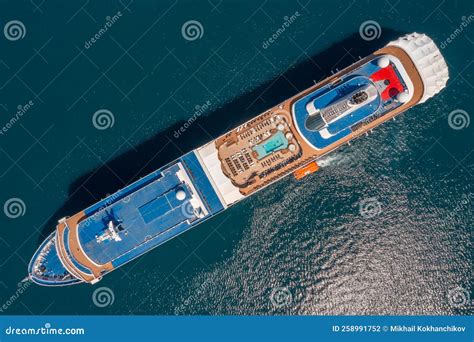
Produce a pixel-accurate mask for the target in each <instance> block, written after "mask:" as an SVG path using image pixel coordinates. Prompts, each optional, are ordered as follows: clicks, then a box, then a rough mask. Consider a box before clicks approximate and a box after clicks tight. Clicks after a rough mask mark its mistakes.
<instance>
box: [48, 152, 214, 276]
mask: <svg viewBox="0 0 474 342" xmlns="http://www.w3.org/2000/svg"><path fill="white" fill-rule="evenodd" d="M178 192H179V193H180V194H179V195H177V194H178ZM222 209H223V205H222V204H221V202H220V200H219V198H218V196H217V194H216V193H215V191H214V190H213V187H212V185H211V183H210V182H209V179H208V178H207V176H206V174H205V172H204V170H203V169H202V167H201V165H200V163H199V161H198V159H197V158H196V156H195V154H194V152H191V153H188V154H186V155H184V156H183V157H182V158H180V159H178V160H177V161H175V162H173V163H172V164H170V165H168V166H166V167H164V168H162V169H160V170H157V171H155V172H153V173H152V174H150V175H148V176H146V177H144V178H142V179H140V180H139V181H137V182H135V183H133V184H131V185H130V186H128V187H126V188H124V189H122V190H120V191H119V192H117V193H115V194H113V195H111V196H109V197H107V198H105V199H104V200H102V201H100V202H98V203H96V204H94V205H93V206H91V207H89V208H87V209H86V210H84V211H83V212H80V213H78V214H77V215H75V216H73V217H71V218H69V219H67V220H65V221H63V222H60V224H59V225H58V232H57V237H58V239H59V241H60V242H59V244H58V246H59V248H58V249H59V254H60V255H61V257H62V260H63V262H65V263H66V264H67V266H68V267H67V268H68V271H70V272H71V273H72V274H74V275H75V276H76V277H79V278H81V279H84V280H85V281H88V282H93V281H94V280H95V279H99V278H100V277H101V276H102V275H103V274H104V273H107V272H109V271H111V270H112V269H114V268H116V267H119V266H121V265H122V264H124V263H126V262H129V261H130V260H133V259H134V258H136V257H138V256H140V255H141V254H143V253H144V252H146V251H148V250H150V249H152V248H154V247H156V246H158V245H160V244H161V243H164V242H165V241H167V240H169V239H171V238H173V237H175V236H176V235H179V234H181V233H183V232H184V231H186V230H188V229H190V228H192V227H193V226H195V225H197V224H198V223H200V222H202V221H203V220H204V219H206V218H208V217H210V216H212V215H214V214H215V213H217V212H219V211H221V210H222ZM110 224H113V225H114V226H115V227H119V229H118V230H117V231H116V232H115V233H116V234H115V233H113V234H112V232H111V231H110V229H109V227H110Z"/></svg>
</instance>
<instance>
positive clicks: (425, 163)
mask: <svg viewBox="0 0 474 342" xmlns="http://www.w3.org/2000/svg"><path fill="white" fill-rule="evenodd" d="M119 12H120V14H118V13H119ZM473 14H474V6H473V4H472V2H471V1H467V0H466V1H460V0H459V1H449V2H441V3H440V2H438V1H398V2H389V1H357V2H356V1H331V2H329V1H316V0H312V1H308V0H299V1H267V2H256V1H214V0H213V1H199V2H198V1H183V0H180V1H176V2H162V1H159V2H155V1H148V0H140V1H139V0H134V1H130V0H121V1H67V2H66V1H36V0H35V1H31V2H30V1H5V0H1V1H0V28H4V27H5V26H7V24H9V25H10V26H11V25H14V26H16V27H17V28H18V30H17V31H16V32H15V31H14V30H13V31H8V30H6V31H5V32H0V126H1V128H2V133H0V204H1V207H2V209H3V207H4V204H5V203H10V204H11V203H12V201H10V200H12V199H15V201H16V202H17V203H19V204H20V207H19V209H20V211H19V212H18V213H16V212H8V211H4V210H2V211H0V274H1V275H0V305H2V306H1V307H0V309H1V313H2V314H468V313H472V311H473V310H472V305H471V300H472V288H473V275H472V261H473V257H472V242H473V238H472V236H473V235H472V233H473V223H474V222H473V221H474V220H473V214H472V212H473V201H474V185H473V179H474V178H473V174H474V154H473V151H474V144H473V129H474V128H473V126H474V124H472V123H470V124H468V121H470V119H471V117H472V115H474V106H473V102H472V95H473V88H474V78H473V71H474V63H473V51H474V49H473V43H474V17H472V15H473ZM470 16H471V17H470ZM191 20H194V21H197V22H199V24H200V25H201V26H200V27H199V25H197V24H195V23H194V24H195V25H197V26H196V27H197V31H198V32H197V36H193V32H192V30H191V31H189V32H187V33H186V32H185V34H184V35H183V33H182V27H183V25H184V24H185V23H187V22H188V21H191ZM369 20H372V21H375V22H376V23H377V24H378V25H379V26H380V30H378V29H377V30H376V34H375V37H373V38H374V39H372V40H364V39H362V38H361V35H360V34H359V28H360V26H361V24H362V23H364V22H366V21H369ZM11 21H19V22H20V23H18V22H13V23H10V22H11ZM191 24H193V23H191ZM105 27H107V29H105ZM461 27H462V29H460V28H461ZM413 31H417V32H423V33H426V34H428V35H429V36H430V37H431V38H433V39H434V40H435V42H437V43H438V45H442V47H443V49H442V53H443V55H444V56H445V58H446V60H447V62H448V64H449V70H450V76H451V78H450V81H449V83H448V86H447V88H446V89H445V90H444V91H443V92H442V93H441V94H439V95H438V96H436V97H435V98H433V99H431V100H429V101H428V102H427V103H425V104H423V105H420V106H418V107H416V108H413V109H411V110H409V111H408V112H406V113H404V114H403V115H401V116H399V117H398V118H397V120H396V121H391V122H388V123H386V124H384V125H383V126H381V127H380V128H377V129H376V130H375V131H374V132H373V133H372V134H370V135H369V136H368V137H364V138H361V139H358V140H357V141H355V142H354V143H353V144H352V145H351V146H344V147H343V148H341V149H340V150H338V151H337V152H335V153H333V154H331V155H330V156H328V157H327V158H325V160H324V161H323V162H322V163H321V164H322V166H323V167H322V169H321V171H320V172H318V173H316V174H313V175H311V176H309V177H307V178H305V179H304V180H303V181H300V182H297V181H295V180H294V179H292V178H291V177H289V178H286V179H284V180H282V181H281V182H279V183H278V184H276V185H274V186H272V187H270V188H267V189H265V190H263V191H261V192H259V193H258V194H256V195H255V196H254V197H252V198H250V199H247V200H245V201H244V202H242V203H240V204H239V205H237V206H235V207H232V208H230V209H229V210H227V211H226V212H224V213H223V214H221V215H219V216H218V217H216V218H214V219H212V220H209V221H207V222H206V223H204V224H202V225H200V226H199V227H198V228H196V229H194V230H192V231H190V232H188V233H186V234H184V235H182V236H180V237H179V238H177V239H175V240H173V241H171V242H169V243H167V244H165V245H164V246H161V247H159V248H158V249H156V250H154V251H152V252H150V253H148V254H146V255H145V256H143V257H141V258H140V259H138V260H136V261H134V262H132V263H130V264H128V265H126V266H125V267H123V268H121V269H119V270H116V271H115V272H113V273H111V274H110V275H108V276H106V277H105V278H104V279H103V280H102V281H101V282H100V283H99V284H97V285H95V286H90V285H79V286H74V287H64V288H43V287H39V286H37V285H26V286H25V285H21V286H20V287H18V285H17V284H18V283H19V282H20V281H21V280H22V279H23V278H24V277H25V276H26V273H27V272H26V267H27V263H28V261H29V259H30V257H31V256H32V254H33V253H34V251H35V250H36V248H37V247H38V245H39V244H40V243H41V241H42V240H43V239H44V238H45V237H46V236H47V235H48V234H49V233H50V232H51V231H53V229H54V227H55V224H56V222H57V220H58V219H60V218H61V217H64V216H66V215H71V214H74V213H76V212H78V211H80V210H81V209H83V208H85V207H86V206H88V205H90V204H91V203H93V202H95V201H96V200H99V199H101V198H103V197H105V196H106V195H107V194H110V193H112V192H114V191H115V190H117V189H119V188H121V187H123V185H124V184H127V183H130V182H131V181H133V180H134V179H137V178H139V177H141V176H143V175H145V174H147V173H148V172H150V171H152V170H154V169H156V168H158V167H160V166H162V165H164V164H165V163H167V162H169V161H171V160H173V159H174V158H176V157H178V156H180V155H181V154H182V153H183V152H187V151H189V150H191V149H193V148H195V147H198V146H200V145H202V144H203V143H205V142H207V141H208V140H210V139H212V138H214V137H217V136H218V135H219V134H221V133H223V132H225V131H226V130H228V129H230V128H232V127H234V126H236V125H238V124H239V123H242V122H243V121H245V120H246V119H248V118H250V117H252V116H254V115H257V114H259V113H260V112H262V111H263V110H265V109H267V108H269V107H271V106H273V105H275V104H277V103H278V102H279V101H282V100H284V99H285V98H288V97H290V96H292V95H294V94H296V93H297V92H299V91H301V90H303V89H305V88H306V87H308V86H309V85H311V84H312V83H313V80H316V81H318V80H321V79H323V78H325V77H326V76H328V75H330V73H331V70H336V69H341V68H343V67H345V66H347V65H349V64H351V63H353V62H354V61H355V60H357V59H358V57H359V56H366V55H367V54H369V53H371V52H372V51H374V50H376V49H378V48H381V47H382V46H384V45H385V44H386V43H387V42H389V41H390V40H392V39H395V38H396V37H398V36H400V35H403V34H405V33H409V32H413ZM2 33H3V34H2ZM94 37H95V38H94ZM271 37H274V38H273V42H270V38H271ZM275 37H276V38H275ZM91 38H94V41H92V40H91ZM186 38H187V39H186ZM448 38H450V40H449V41H448ZM204 105H206V109H205V110H203V111H200V110H198V109H196V108H197V106H201V107H199V108H202V107H203V106H204ZM19 106H21V107H20V109H18V108H19ZM101 109H106V110H108V111H110V113H111V115H110V114H109V118H111V119H112V121H111V122H107V121H105V122H103V124H105V126H110V127H108V128H106V129H97V128H96V126H98V127H99V128H104V127H101V126H100V125H98V124H97V122H96V125H95V126H94V124H93V116H94V113H96V112H97V111H99V110H101ZM457 110H462V111H464V112H459V111H457ZM18 111H19V112H20V113H21V114H17V113H18ZM453 111H456V112H455V113H454V114H456V115H459V113H461V117H462V118H464V119H465V121H464V122H463V121H461V122H458V126H455V125H453V124H451V125H450V124H449V123H450V121H449V120H448V117H449V114H450V113H452V112H453ZM196 112H198V114H196ZM454 114H453V115H454ZM191 117H194V118H197V120H196V121H195V122H194V123H193V124H191V125H190V127H188V128H186V129H185V130H184V133H177V132H181V131H182V130H181V131H180V128H182V127H185V126H184V124H185V122H186V121H187V120H188V119H189V118H191ZM451 117H452V116H451ZM12 118H15V119H16V120H14V122H13V123H12V121H11V120H12ZM452 126H454V127H455V128H460V129H454V128H452ZM9 201H10V202H9ZM367 203H369V204H371V205H372V206H371V207H370V208H375V211H374V210H372V211H369V215H367V212H364V211H362V213H363V214H364V215H362V214H361V210H360V209H361V206H362V208H367V206H366V204H367ZM7 214H8V215H7ZM9 216H18V217H9ZM368 216H372V217H368ZM101 287H105V289H101V290H100V291H102V292H101V293H102V296H99V297H98V295H97V292H96V295H95V296H94V291H96V290H97V289H99V288H101ZM94 298H95V299H96V300H95V301H94ZM101 298H102V299H101ZM102 300H103V301H102Z"/></svg>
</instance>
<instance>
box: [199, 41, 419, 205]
mask: <svg viewBox="0 0 474 342" xmlns="http://www.w3.org/2000/svg"><path fill="white" fill-rule="evenodd" d="M422 95H423V82H422V80H421V78H420V75H419V73H418V71H417V70H416V67H415V65H414V63H413V62H412V60H411V59H410V58H409V56H408V54H407V53H406V52H405V51H404V50H402V49H400V48H398V47H391V46H389V47H385V48H383V49H381V50H379V51H377V52H375V53H374V54H373V55H371V56H369V57H367V58H365V59H362V60H360V61H358V62H357V63H355V64H353V65H352V66H350V67H348V68H346V69H345V70H342V71H340V72H339V73H337V74H335V75H333V76H332V77H330V78H328V79H326V80H325V81H323V82H321V83H319V84H316V85H315V86H313V87H311V88H309V89H307V90H306V91H304V92H302V93H300V94H298V95H296V96H294V97H293V98H291V99H289V100H287V101H285V102H283V103H281V104H280V105H278V106H276V107H274V108H272V109H270V110H268V111H266V112H265V113H263V114H261V115H259V116H257V117H255V118H254V119H252V120H250V121H248V122H246V123H244V124H242V125H241V126H239V127H237V128H236V129H234V130H232V131H230V132H228V133H227V134H225V135H223V136H221V137H219V138H218V139H216V140H215V141H214V142H212V143H211V144H209V145H206V146H205V147H204V148H205V149H206V150H211V149H212V148H214V149H215V150H216V152H215V153H216V155H217V158H218V160H219V162H220V169H216V168H214V171H213V172H211V178H213V179H214V180H215V183H217V189H218V191H219V183H224V182H223V181H222V179H223V178H224V177H225V178H228V179H229V180H230V183H231V184H232V186H233V187H234V189H233V191H231V190H230V189H229V188H230V187H229V184H228V183H226V184H225V188H226V190H225V192H226V193H228V194H229V193H230V194H231V195H230V196H227V197H226V196H225V195H224V196H223V197H224V200H225V202H226V204H227V205H229V204H232V203H234V202H235V201H236V200H238V199H240V197H239V196H238V194H237V192H238V193H239V194H240V195H241V196H242V197H244V196H247V195H249V194H250V193H252V192H254V191H256V190H258V189H261V188H262V187H264V186H266V185H268V184H270V183H272V182H274V181H276V180H277V179H279V178H281V177H283V176H285V175H288V174H290V173H291V172H292V171H295V170H296V169H298V168H300V167H302V166H304V165H306V164H307V163H309V162H310V161H313V160H315V159H317V158H318V157H320V156H322V155H323V154H325V153H327V152H329V151H331V150H333V149H335V148H337V147H338V146H340V145H341V144H344V143H345V142H347V141H349V140H350V139H353V138H355V137H357V136H358V135H360V134H362V133H364V132H366V131H367V130H370V129H372V128H373V127H375V126H377V125H379V124H380V123H382V122H384V121H386V120H388V119H390V118H391V117H393V116H395V115H397V114H398V113H400V112H401V111H403V110H406V109H407V108H409V107H411V106H413V105H414V104H416V103H417V102H418V101H419V100H420V99H421V97H422ZM211 145H212V146H211ZM198 152H199V149H198ZM207 153H208V154H211V152H207ZM222 175H224V177H223V176H222Z"/></svg>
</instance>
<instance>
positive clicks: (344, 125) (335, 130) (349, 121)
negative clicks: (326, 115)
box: [293, 60, 383, 149]
mask: <svg viewBox="0 0 474 342" xmlns="http://www.w3.org/2000/svg"><path fill="white" fill-rule="evenodd" d="M378 70H380V67H379V66H378V65H377V63H376V61H375V60H373V61H369V62H367V63H365V64H364V65H362V66H360V67H359V68H357V69H355V70H353V71H352V72H351V73H348V74H346V75H345V76H344V77H343V79H342V80H341V82H339V83H338V84H336V85H331V84H327V85H325V86H324V87H322V88H319V89H317V90H316V91H314V92H312V93H310V94H308V95H306V96H304V97H303V98H301V99H299V100H298V101H296V102H295V103H294V105H293V116H294V119H295V121H296V123H297V126H298V129H299V130H300V132H301V133H302V135H303V136H304V137H305V138H306V139H307V140H308V141H309V142H310V143H311V144H312V145H313V146H314V147H316V148H318V149H323V148H325V147H327V146H329V145H331V144H332V143H334V142H336V141H338V140H340V139H341V138H343V137H345V136H347V135H349V134H350V133H352V130H351V126H353V125H355V124H356V123H358V122H360V121H362V120H364V119H367V118H368V117H370V116H371V115H374V114H375V113H377V112H380V106H381V105H383V103H382V100H381V97H380V96H378V97H377V98H376V99H375V100H373V101H372V102H370V103H368V104H366V105H365V106H363V107H361V108H359V109H357V110H355V111H353V112H352V113H350V114H348V115H346V116H344V117H342V118H340V119H338V120H335V121H333V122H331V123H329V124H328V125H327V127H326V129H327V131H328V133H329V134H330V136H323V135H322V134H321V133H320V132H319V131H310V130H308V129H307V128H306V127H305V124H304V123H305V121H306V119H307V117H308V116H309V113H308V111H307V109H306V106H307V105H308V103H310V102H313V103H314V106H315V107H316V108H325V107H327V106H328V105H330V104H331V103H333V102H335V101H336V100H338V99H340V98H342V97H343V96H344V95H346V94H348V93H350V92H351V91H354V90H355V89H357V88H360V87H362V86H364V85H369V84H373V82H372V80H371V79H370V78H369V76H370V75H372V74H373V73H375V72H376V71H378Z"/></svg>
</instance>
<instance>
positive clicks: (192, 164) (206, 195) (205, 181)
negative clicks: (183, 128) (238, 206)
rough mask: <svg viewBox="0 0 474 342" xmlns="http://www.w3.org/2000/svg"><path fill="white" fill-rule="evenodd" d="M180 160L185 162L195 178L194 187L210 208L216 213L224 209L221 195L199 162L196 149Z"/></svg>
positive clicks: (190, 174) (193, 178) (191, 175)
mask: <svg viewBox="0 0 474 342" xmlns="http://www.w3.org/2000/svg"><path fill="white" fill-rule="evenodd" d="M180 161H182V162H183V164H184V166H185V168H186V170H187V171H188V173H189V176H190V177H191V178H192V180H193V184H194V187H195V188H196V189H197V191H198V192H199V194H200V195H201V197H202V198H203V200H204V201H205V203H206V205H207V206H208V210H209V211H210V212H211V213H212V214H213V215H214V214H217V213H218V212H220V211H221V210H223V209H224V206H223V205H222V203H221V201H220V199H219V196H217V193H216V192H215V191H214V188H213V187H212V184H211V182H210V181H209V178H208V177H207V175H206V173H205V172H204V170H203V168H202V166H201V164H200V163H199V161H198V159H197V157H196V153H195V152H194V151H192V152H189V153H187V154H185V155H184V156H182V157H181V159H180Z"/></svg>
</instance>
